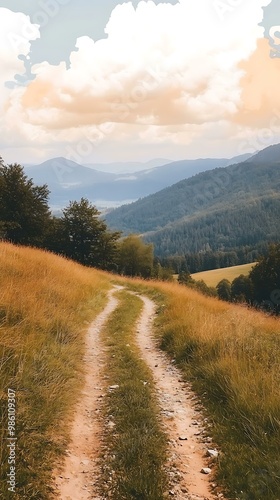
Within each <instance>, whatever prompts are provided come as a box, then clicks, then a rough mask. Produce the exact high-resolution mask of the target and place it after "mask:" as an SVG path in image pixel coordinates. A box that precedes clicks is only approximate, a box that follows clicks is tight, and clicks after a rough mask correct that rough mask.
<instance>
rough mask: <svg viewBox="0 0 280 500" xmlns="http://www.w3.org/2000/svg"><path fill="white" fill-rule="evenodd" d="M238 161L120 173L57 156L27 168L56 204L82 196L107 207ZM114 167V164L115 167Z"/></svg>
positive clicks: (183, 163) (182, 163) (60, 205)
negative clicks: (101, 169) (195, 174)
mask: <svg viewBox="0 0 280 500" xmlns="http://www.w3.org/2000/svg"><path fill="white" fill-rule="evenodd" d="M247 156H250V155H247ZM238 158H239V157H238ZM235 161H237V160H236V159H234V158H233V159H231V160H229V159H225V158H222V159H213V158H210V159H201V160H182V161H179V162H171V163H168V164H167V165H163V166H160V167H153V168H151V167H150V168H148V169H146V170H141V171H139V172H132V173H129V174H127V173H126V174H119V173H116V172H114V171H113V172H111V173H109V172H104V171H102V172H101V171H100V170H97V169H93V168H89V167H86V166H83V165H79V164H78V163H75V162H73V161H70V160H67V159H65V158H53V159H51V160H48V161H46V162H44V163H42V164H41V165H33V166H29V167H26V168H25V171H26V173H27V175H28V176H29V177H32V178H33V179H34V182H35V183H36V184H48V186H49V188H50V191H51V195H50V203H51V206H52V207H55V208H63V207H65V206H66V205H67V204H68V202H69V201H70V200H78V199H80V198H82V197H85V198H88V199H89V200H90V201H91V202H92V203H94V204H95V205H97V206H102V207H104V206H118V205H119V204H120V203H125V202H127V200H129V201H131V200H136V199H138V198H140V197H143V196H147V195H149V194H152V193H155V192H157V191H159V190H161V189H163V188H165V187H167V186H170V185H171V184H174V182H177V181H179V180H182V179H185V178H186V177H189V176H191V175H193V174H194V173H196V172H201V171H204V170H209V169H213V168H215V167H219V166H225V165H228V164H229V163H232V162H235ZM152 164H153V163H152ZM113 166H114V164H112V168H113Z"/></svg>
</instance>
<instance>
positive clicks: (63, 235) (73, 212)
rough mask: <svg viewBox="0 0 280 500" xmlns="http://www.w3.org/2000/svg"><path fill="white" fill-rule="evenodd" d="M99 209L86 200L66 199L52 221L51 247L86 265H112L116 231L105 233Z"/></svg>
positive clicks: (118, 234) (114, 261) (115, 246)
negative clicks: (66, 202) (61, 209)
mask: <svg viewBox="0 0 280 500" xmlns="http://www.w3.org/2000/svg"><path fill="white" fill-rule="evenodd" d="M99 216H100V212H99V211H98V210H97V208H96V207H95V206H94V205H92V204H91V203H90V202H89V201H88V200H87V199H85V198H82V199H81V200H80V202H77V201H73V202H70V204H69V206H68V207H66V208H65V209H64V210H63V216H62V218H61V219H54V220H53V237H52V243H51V247H50V248H51V249H52V250H54V251H56V252H59V253H62V254H64V255H66V256H67V257H69V258H70V259H73V260H76V261H77V262H80V263H81V264H84V265H86V266H96V267H101V268H102V269H111V268H114V266H115V265H116V258H117V240H118V238H119V236H120V233H117V232H109V231H108V230H107V226H106V224H105V222H104V221H102V220H100V218H99Z"/></svg>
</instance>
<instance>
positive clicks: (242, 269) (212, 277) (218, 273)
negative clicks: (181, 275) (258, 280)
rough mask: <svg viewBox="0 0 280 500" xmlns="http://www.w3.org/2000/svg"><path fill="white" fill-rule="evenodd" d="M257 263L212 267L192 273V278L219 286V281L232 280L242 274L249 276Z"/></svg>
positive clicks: (209, 284) (208, 284)
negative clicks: (208, 269) (219, 267)
mask: <svg viewBox="0 0 280 500" xmlns="http://www.w3.org/2000/svg"><path fill="white" fill-rule="evenodd" d="M254 265H255V263H254V262H253V263H252V264H243V265H242V266H233V267H224V268H222V269H212V270H211V271H203V272H200V273H194V274H192V278H193V279H194V280H196V281H199V280H203V281H205V283H206V285H207V286H214V287H215V286H217V284H218V283H219V281H221V280H223V279H226V280H229V281H230V282H232V281H233V280H234V278H237V276H240V274H244V275H245V276H247V275H248V274H249V272H250V271H251V269H252V267H253V266H254Z"/></svg>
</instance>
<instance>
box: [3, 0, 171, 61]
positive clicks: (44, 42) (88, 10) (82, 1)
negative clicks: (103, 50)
mask: <svg viewBox="0 0 280 500" xmlns="http://www.w3.org/2000/svg"><path fill="white" fill-rule="evenodd" d="M139 1H140V0H132V2H131V3H132V4H133V5H134V6H136V5H137V4H138V3H139ZM52 2H54V3H53V5H54V6H58V5H59V11H58V10H57V13H56V15H55V16H48V22H47V24H46V25H45V26H42V28H41V38H40V39H38V40H36V41H35V42H33V43H32V48H31V54H30V57H31V61H32V63H33V64H34V63H39V62H42V61H44V60H47V61H49V62H50V63H52V64H58V63H59V62H61V61H63V60H66V61H67V60H68V58H69V54H70V52H71V51H73V50H74V49H75V42H76V39H77V38H78V37H80V36H84V35H88V36H90V37H91V38H93V39H94V40H98V39H100V38H106V34H105V33H104V28H105V26H106V24H107V22H108V20H109V18H110V14H111V12H112V10H113V9H114V7H116V6H117V5H118V4H121V3H125V2H118V1H117V0H68V1H67V0H63V1H61V3H60V0H0V7H6V8H7V9H10V10H12V11H14V12H23V13H24V14H28V15H29V16H30V18H31V21H33V22H38V21H40V19H42V20H44V19H46V14H45V15H43V16H42V11H43V6H44V5H45V6H47V5H48V3H50V5H51V4H52ZM63 3H64V5H62V4H63ZM154 3H156V4H159V3H170V4H173V5H174V4H176V3H178V0H154ZM46 9H47V7H46ZM53 9H56V7H53Z"/></svg>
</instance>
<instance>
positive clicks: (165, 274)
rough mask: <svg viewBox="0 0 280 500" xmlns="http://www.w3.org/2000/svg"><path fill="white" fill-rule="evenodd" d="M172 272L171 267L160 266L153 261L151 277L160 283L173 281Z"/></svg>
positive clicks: (156, 261) (157, 262)
mask: <svg viewBox="0 0 280 500" xmlns="http://www.w3.org/2000/svg"><path fill="white" fill-rule="evenodd" d="M173 274H174V271H173V269H172V267H169V266H162V265H161V264H160V262H159V261H158V260H157V259H155V261H154V266H153V271H152V277H153V278H155V279H157V280H160V281H174V278H173Z"/></svg>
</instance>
